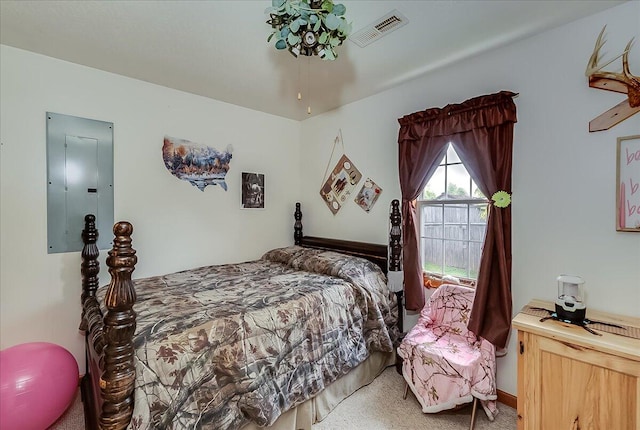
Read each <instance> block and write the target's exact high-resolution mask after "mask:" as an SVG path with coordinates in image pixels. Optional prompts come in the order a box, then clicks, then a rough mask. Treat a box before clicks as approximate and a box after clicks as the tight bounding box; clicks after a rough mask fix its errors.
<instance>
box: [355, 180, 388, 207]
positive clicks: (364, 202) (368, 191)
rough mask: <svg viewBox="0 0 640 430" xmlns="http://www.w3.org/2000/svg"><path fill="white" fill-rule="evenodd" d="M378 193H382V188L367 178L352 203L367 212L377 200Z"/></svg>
mask: <svg viewBox="0 0 640 430" xmlns="http://www.w3.org/2000/svg"><path fill="white" fill-rule="evenodd" d="M380 193H382V188H380V187H379V186H378V185H377V184H376V183H375V182H373V181H372V180H371V178H367V180H366V181H364V184H362V188H360V192H359V193H358V195H357V196H356V198H355V199H354V201H355V202H356V203H357V204H358V206H360V207H361V208H362V209H364V210H365V211H366V212H369V211H370V210H371V208H373V205H374V204H375V203H376V200H378V197H379V196H380Z"/></svg>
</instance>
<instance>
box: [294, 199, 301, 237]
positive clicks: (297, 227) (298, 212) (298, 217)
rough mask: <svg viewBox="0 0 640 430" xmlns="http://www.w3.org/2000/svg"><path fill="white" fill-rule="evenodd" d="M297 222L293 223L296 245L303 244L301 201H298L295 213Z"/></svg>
mask: <svg viewBox="0 0 640 430" xmlns="http://www.w3.org/2000/svg"><path fill="white" fill-rule="evenodd" d="M293 215H294V218H295V220H296V222H295V223H294V224H293V243H294V244H295V245H301V244H302V211H301V210H300V203H296V211H295V213H294V214H293Z"/></svg>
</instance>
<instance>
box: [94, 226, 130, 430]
mask: <svg viewBox="0 0 640 430" xmlns="http://www.w3.org/2000/svg"><path fill="white" fill-rule="evenodd" d="M132 232H133V227H132V226H131V224H129V223H128V222H118V223H116V224H115V225H114V226H113V234H114V235H115V238H114V240H113V249H111V251H109V257H108V258H107V266H109V273H110V274H111V283H110V284H109V289H108V290H107V294H106V296H105V299H104V300H105V305H106V307H107V313H106V315H105V316H104V336H105V347H104V367H103V372H102V377H101V378H100V390H101V391H102V399H103V401H104V403H103V408H102V414H101V415H100V428H101V429H109V430H116V429H118V430H119V429H125V428H127V426H128V424H129V421H130V420H131V416H132V414H133V387H134V380H135V376H136V372H135V367H134V363H133V354H134V349H133V335H134V332H135V329H136V314H135V312H134V311H133V304H134V303H135V301H136V291H135V288H134V285H133V281H132V280H131V273H132V272H133V271H134V269H135V264H136V262H137V260H138V258H137V257H136V251H135V249H133V248H132V247H131V233H132Z"/></svg>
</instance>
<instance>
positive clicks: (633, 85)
mask: <svg viewBox="0 0 640 430" xmlns="http://www.w3.org/2000/svg"><path fill="white" fill-rule="evenodd" d="M606 28H607V26H606V25H605V26H604V27H603V28H602V31H600V35H599V36H598V39H597V40H596V46H595V47H594V48H593V54H591V58H589V64H587V70H586V71H585V75H586V76H587V77H588V78H589V87H591V88H597V89H600V90H607V91H614V92H617V93H623V94H627V99H625V100H623V101H622V102H621V103H618V104H617V105H616V106H614V107H612V108H611V109H609V110H608V111H606V112H604V113H602V114H601V115H599V116H597V117H596V118H594V119H592V120H591V121H589V132H594V131H602V130H608V129H610V128H611V127H613V126H614V125H616V124H618V123H620V122H622V121H624V120H625V119H627V118H629V117H631V116H632V115H634V114H636V113H638V112H640V77H639V76H633V75H632V74H631V72H630V71H629V50H631V46H632V44H633V39H631V40H630V41H629V43H627V46H626V48H625V49H624V51H623V52H622V54H620V55H618V56H617V57H615V58H613V59H611V60H609V61H607V62H606V63H604V64H602V65H600V64H599V63H600V49H601V48H602V46H604V44H605V43H606V40H605V39H604V31H605V29H606ZM620 57H622V73H614V72H607V71H604V70H602V69H604V68H605V67H607V66H608V65H609V64H611V63H612V62H614V61H615V60H617V59H618V58H620Z"/></svg>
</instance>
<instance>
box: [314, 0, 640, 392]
mask: <svg viewBox="0 0 640 430" xmlns="http://www.w3.org/2000/svg"><path fill="white" fill-rule="evenodd" d="M605 24H606V25H607V40H608V41H607V44H606V46H605V49H604V50H603V53H606V54H605V56H606V58H611V57H613V56H614V54H617V53H620V52H622V50H623V49H624V47H625V45H626V43H627V42H628V41H629V40H630V39H631V38H632V37H634V36H635V37H636V40H640V2H629V3H625V4H623V5H620V6H617V7H615V8H613V9H609V10H607V11H605V12H602V13H600V14H597V15H593V16H591V17H588V18H585V19H582V20H580V21H576V22H574V23H571V24H568V25H565V26H563V27H560V28H557V29H554V30H551V31H548V32H546V33H543V34H541V35H538V36H535V37H532V38H529V39H526V40H523V41H520V42H517V43H515V44H512V45H510V46H508V47H505V48H502V49H499V50H496V51H492V52H490V53H486V54H483V55H481V56H477V57H475V58H472V59H469V60H465V61H462V62H459V63H457V64H454V65H451V66H449V67H447V68H445V69H443V70H438V71H434V72H432V73H429V74H428V75H426V76H423V77H421V78H418V79H416V80H413V81H411V82H408V83H406V84H404V85H402V86H400V87H396V88H394V89H391V90H388V91H385V92H383V93H380V94H378V95H376V96H373V97H370V98H367V99H365V100H362V101H359V102H356V103H352V104H350V105H347V106H344V107H342V108H340V109H338V110H335V111H333V112H329V113H327V114H324V115H322V116H318V117H314V118H311V119H308V120H306V121H304V122H303V123H302V141H303V142H304V144H303V146H302V150H301V158H302V164H303V165H306V166H308V168H307V169H305V170H304V171H303V172H302V173H303V175H304V176H303V177H302V187H303V188H302V191H303V193H302V195H303V198H302V202H303V207H304V208H305V209H306V212H307V213H309V215H306V218H307V220H308V227H307V229H306V232H307V233H308V234H313V235H329V236H335V237H345V238H347V239H352V240H368V241H374V242H379V243H385V242H386V240H387V234H388V233H387V221H386V217H387V212H388V207H389V202H390V201H391V200H392V199H393V198H399V197H400V187H399V183H398V167H397V166H398V161H397V137H398V129H399V126H398V122H397V118H400V117H402V116H404V115H406V114H410V113H413V112H416V111H419V110H424V109H426V108H429V107H443V106H445V105H447V104H449V103H459V102H462V101H464V100H466V99H469V98H471V97H475V96H479V95H483V94H490V93H494V92H497V91H500V90H511V91H513V92H517V93H519V94H520V95H519V97H518V98H516V99H515V103H516V105H517V108H518V123H517V124H516V126H515V136H514V154H513V282H512V292H513V307H514V314H515V313H517V312H518V310H519V309H521V308H522V306H524V305H525V304H526V303H527V302H528V301H529V300H531V299H533V298H540V299H546V300H554V299H555V296H556V292H557V284H556V277H557V276H558V275H559V274H562V273H569V274H576V275H580V276H582V277H583V278H584V279H585V280H586V289H587V294H588V297H587V305H588V307H590V308H593V309H599V310H603V311H608V312H614V313H621V314H628V315H635V316H640V234H638V233H622V232H616V230H615V179H616V161H615V156H616V138H617V137H619V136H628V135H633V134H640V115H636V116H634V117H632V118H630V119H628V120H626V121H624V122H622V123H620V124H619V125H617V126H615V127H613V128H612V129H610V130H608V131H603V132H598V133H589V132H588V123H589V121H590V120H591V119H593V118H595V117H596V116H597V115H599V114H600V113H602V112H604V111H606V110H607V109H609V108H610V107H613V106H614V105H616V104H617V103H618V102H620V101H621V100H622V99H623V96H622V95H620V94H614V93H607V92H605V91H600V90H595V89H590V88H589V87H588V85H587V80H586V78H585V76H584V70H585V67H586V64H587V61H588V59H589V56H590V55H591V52H592V50H593V46H594V43H595V40H596V37H597V36H598V33H599V32H600V30H601V29H602V27H603V26H604V25H605ZM374 46H375V45H372V46H371V48H373V47H374ZM367 49H369V48H367ZM630 65H631V70H632V72H634V74H635V75H640V46H638V45H637V44H636V46H634V48H633V50H632V53H631V56H630ZM616 68H617V69H618V70H619V69H620V68H621V66H620V60H618V63H616V64H615V65H611V66H610V67H609V68H608V70H616ZM339 128H342V132H343V135H344V140H345V147H346V153H347V155H348V156H349V157H350V158H351V159H352V160H353V162H354V164H355V165H356V166H357V167H358V168H359V169H360V170H361V171H362V172H363V174H364V175H370V176H371V177H372V178H373V180H374V181H376V182H377V183H378V184H379V185H380V186H381V187H382V188H383V193H382V195H381V198H380V200H379V202H378V204H377V205H376V206H375V207H374V209H373V211H372V213H370V214H366V213H365V212H364V211H362V210H361V209H360V208H359V207H357V206H356V205H355V204H353V203H352V202H351V203H350V204H348V205H346V206H345V207H344V208H343V209H342V210H340V212H338V214H337V215H336V216H333V215H331V213H330V212H329V210H328V209H327V208H326V207H325V204H324V202H323V201H321V200H320V199H318V198H317V195H318V190H319V189H320V183H321V179H322V176H323V173H324V169H325V167H326V163H327V160H328V158H329V155H330V151H331V145H332V139H333V137H334V136H335V134H336V133H337V130H338V129H339ZM315 160H321V161H320V162H319V163H318V162H315ZM335 161H336V160H335V159H334V161H333V162H332V164H335ZM515 338H516V336H515V334H514V333H512V336H511V343H510V346H509V353H508V355H507V356H506V357H504V358H500V359H499V360H498V387H499V389H501V390H503V391H506V392H508V393H512V394H516V352H515Z"/></svg>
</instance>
